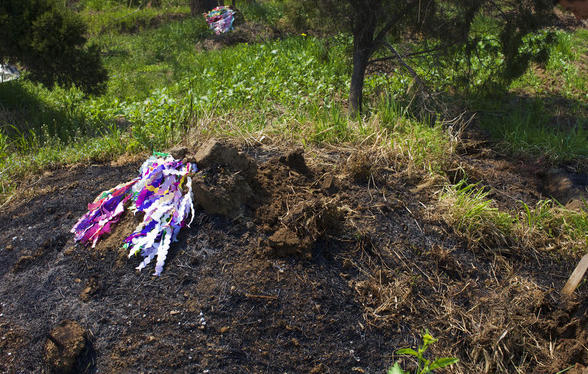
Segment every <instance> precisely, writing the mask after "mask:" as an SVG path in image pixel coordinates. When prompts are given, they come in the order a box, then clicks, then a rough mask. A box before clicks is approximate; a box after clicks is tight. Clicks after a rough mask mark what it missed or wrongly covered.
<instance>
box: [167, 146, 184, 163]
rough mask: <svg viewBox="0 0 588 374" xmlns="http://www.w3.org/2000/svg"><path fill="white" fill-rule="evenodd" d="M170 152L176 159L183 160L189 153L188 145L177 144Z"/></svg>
mask: <svg viewBox="0 0 588 374" xmlns="http://www.w3.org/2000/svg"><path fill="white" fill-rule="evenodd" d="M169 154H170V155H171V156H172V157H173V158H175V159H176V160H181V159H182V158H184V156H186V155H187V154H188V147H182V146H177V147H173V148H172V149H170V150H169Z"/></svg>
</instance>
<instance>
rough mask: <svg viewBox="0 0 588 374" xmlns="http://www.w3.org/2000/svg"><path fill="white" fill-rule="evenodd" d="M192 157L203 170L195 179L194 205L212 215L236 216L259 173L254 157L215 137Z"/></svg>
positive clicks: (249, 195)
mask: <svg viewBox="0 0 588 374" xmlns="http://www.w3.org/2000/svg"><path fill="white" fill-rule="evenodd" d="M188 161H192V160H188ZM193 161H194V162H196V165H197V166H198V168H199V169H200V171H201V173H199V174H196V175H195V176H194V180H193V189H192V191H193V193H194V203H195V205H198V206H201V207H202V208H203V209H204V210H205V211H206V212H207V213H208V214H211V215H220V216H225V217H235V216H237V215H238V214H239V212H240V211H241V208H242V206H243V205H244V204H245V203H246V202H247V201H248V200H249V199H250V198H251V197H252V196H253V190H252V188H251V185H250V183H251V182H252V180H253V178H254V177H255V175H256V173H257V164H256V163H255V161H253V160H252V159H251V158H250V157H249V156H247V155H245V154H244V153H242V152H239V151H237V149H235V148H232V147H229V146H227V145H224V144H223V143H221V142H220V141H218V140H216V139H210V140H208V141H207V142H205V143H204V144H203V145H202V147H200V149H199V150H198V152H196V155H195V156H194V157H193Z"/></svg>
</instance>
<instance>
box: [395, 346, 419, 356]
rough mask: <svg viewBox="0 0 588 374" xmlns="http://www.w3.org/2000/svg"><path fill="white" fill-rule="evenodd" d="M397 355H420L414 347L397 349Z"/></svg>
mask: <svg viewBox="0 0 588 374" xmlns="http://www.w3.org/2000/svg"><path fill="white" fill-rule="evenodd" d="M396 354H397V355H410V356H415V357H418V356H419V354H418V352H417V351H415V350H414V349H412V348H402V349H399V350H397V351H396Z"/></svg>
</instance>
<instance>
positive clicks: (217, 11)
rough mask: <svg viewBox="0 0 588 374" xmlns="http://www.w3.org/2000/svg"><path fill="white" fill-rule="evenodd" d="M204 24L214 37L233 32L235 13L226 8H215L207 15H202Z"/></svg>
mask: <svg viewBox="0 0 588 374" xmlns="http://www.w3.org/2000/svg"><path fill="white" fill-rule="evenodd" d="M204 18H205V19H206V23H208V26H209V27H210V29H211V30H213V31H214V33H215V34H216V35H220V34H221V33H226V32H229V31H231V30H233V21H234V20H235V11H234V10H233V9H231V8H229V7H228V6H224V5H222V6H217V7H216V8H214V9H213V10H211V11H210V12H208V13H204Z"/></svg>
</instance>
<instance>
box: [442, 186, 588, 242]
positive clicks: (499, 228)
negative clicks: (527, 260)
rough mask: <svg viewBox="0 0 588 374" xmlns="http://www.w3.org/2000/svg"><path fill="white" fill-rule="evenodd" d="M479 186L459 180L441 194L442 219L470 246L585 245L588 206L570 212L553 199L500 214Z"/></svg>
mask: <svg viewBox="0 0 588 374" xmlns="http://www.w3.org/2000/svg"><path fill="white" fill-rule="evenodd" d="M488 194H489V192H487V191H485V190H484V189H483V188H482V187H481V186H480V185H479V183H478V184H468V183H467V181H466V180H461V181H459V182H458V183H457V184H455V185H453V186H448V187H446V188H445V191H444V192H443V194H442V195H441V200H442V202H443V204H442V205H443V206H444V208H445V209H444V212H443V214H444V216H445V220H446V221H447V222H448V223H449V224H450V225H453V226H454V227H455V228H456V230H457V231H458V232H459V233H461V234H462V235H463V236H464V237H465V238H466V240H468V242H469V243H471V244H473V245H482V246H484V247H486V248H496V249H504V248H503V247H504V246H506V245H508V246H509V247H514V248H517V247H518V248H533V249H536V248H541V247H544V246H546V245H549V244H548V243H550V242H554V241H555V242H557V245H558V247H560V248H578V247H582V248H583V247H585V246H586V245H588V236H587V235H586V233H587V232H588V203H587V204H586V206H585V208H586V209H584V210H582V211H572V210H569V209H566V208H565V207H563V206H561V205H560V204H558V203H557V202H554V201H552V200H542V201H539V202H538V203H537V204H536V205H535V206H534V207H531V206H529V205H527V204H526V203H524V202H521V208H520V209H512V210H510V211H506V212H505V211H500V210H499V209H498V208H496V206H495V202H494V201H493V200H492V199H490V198H488Z"/></svg>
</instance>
